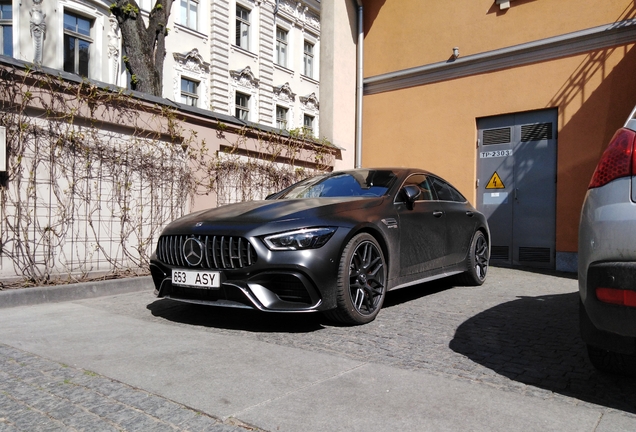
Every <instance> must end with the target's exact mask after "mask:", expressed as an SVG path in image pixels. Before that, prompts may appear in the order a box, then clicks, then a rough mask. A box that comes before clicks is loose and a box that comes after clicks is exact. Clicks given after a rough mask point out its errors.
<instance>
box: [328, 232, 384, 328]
mask: <svg viewBox="0 0 636 432" xmlns="http://www.w3.org/2000/svg"><path fill="white" fill-rule="evenodd" d="M386 283H387V268H386V261H385V259H384V254H383V253H382V248H381V247H380V245H379V244H378V242H377V241H376V240H375V238H373V236H371V235H370V234H367V233H361V234H358V235H356V236H355V237H353V238H352V239H351V240H350V241H349V243H347V246H346V247H345V248H344V250H343V251H342V256H341V257H340V267H339V270H338V282H337V287H336V301H337V307H336V309H334V310H331V311H328V312H326V315H327V316H328V317H329V318H330V319H332V320H334V321H339V322H342V323H345V324H350V325H359V324H366V323H368V322H371V321H373V320H374V319H375V317H376V316H377V315H378V312H380V308H381V307H382V304H383V303H384V297H385V296H386Z"/></svg>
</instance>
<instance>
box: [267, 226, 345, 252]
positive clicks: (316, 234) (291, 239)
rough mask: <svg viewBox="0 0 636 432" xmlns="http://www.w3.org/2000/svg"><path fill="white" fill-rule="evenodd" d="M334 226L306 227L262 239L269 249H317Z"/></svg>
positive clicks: (329, 234)
mask: <svg viewBox="0 0 636 432" xmlns="http://www.w3.org/2000/svg"><path fill="white" fill-rule="evenodd" d="M335 232H336V228H306V229H300V230H294V231H287V232H284V233H279V234H273V235H270V236H267V237H265V238H264V239H263V241H265V245H266V246H267V247H268V248H269V249H271V250H302V249H317V248H319V247H321V246H322V245H324V244H325V243H327V240H329V239H330V238H331V236H332V235H333V233H335Z"/></svg>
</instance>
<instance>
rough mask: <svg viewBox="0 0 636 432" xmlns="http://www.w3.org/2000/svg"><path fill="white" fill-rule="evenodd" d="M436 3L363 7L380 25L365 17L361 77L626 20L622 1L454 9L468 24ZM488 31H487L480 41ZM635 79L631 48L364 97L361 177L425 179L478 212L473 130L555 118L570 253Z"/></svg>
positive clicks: (629, 11)
mask: <svg viewBox="0 0 636 432" xmlns="http://www.w3.org/2000/svg"><path fill="white" fill-rule="evenodd" d="M437 3H439V5H437ZM442 3H446V2H421V1H418V0H401V1H400V2H396V1H388V0H387V1H386V2H383V1H381V0H380V1H366V2H365V8H366V9H365V13H369V10H372V9H373V5H375V6H376V7H377V9H376V12H377V13H376V14H375V16H373V14H372V13H371V14H369V15H368V16H367V20H369V25H370V28H368V29H367V36H366V38H365V76H372V75H376V74H380V73H386V72H391V71H395V70H400V69H403V68H405V67H413V66H420V65H424V64H428V63H433V62H438V61H440V60H442V59H441V58H440V56H446V58H447V57H448V56H449V55H450V52H451V48H452V47H453V46H459V48H460V55H463V54H468V53H466V52H465V51H464V50H465V48H463V47H464V46H465V47H469V49H468V50H467V51H469V53H471V54H475V53H479V52H483V51H489V50H492V49H496V48H501V47H505V46H509V45H513V44H518V43H523V42H528V41H531V40H535V39H540V38H544V37H549V36H554V35H558V34H562V33H566V32H570V31H576V30H582V29H585V28H589V27H594V26H597V25H601V24H605V23H609V22H614V21H616V20H617V19H624V18H625V17H627V16H632V15H633V12H634V4H633V2H631V1H627V0H621V1H619V0H615V1H611V0H606V1H603V2H602V7H601V6H600V5H599V2H598V1H596V0H595V1H592V0H577V1H571V0H533V1H530V0H526V1H524V0H516V1H514V0H513V2H512V7H511V8H510V9H509V10H508V11H507V12H506V13H505V14H500V13H498V8H497V9H493V8H491V7H490V6H492V5H493V4H494V1H493V0H490V1H484V0H470V1H459V0H457V1H456V3H461V5H462V6H465V7H466V8H467V9H469V10H470V11H471V13H472V15H471V14H467V12H466V11H465V10H464V7H461V6H459V5H456V7H455V6H454V7H453V8H452V11H450V10H449V11H446V10H445V8H443V7H442V5H441V4H442ZM423 4H427V5H431V4H433V5H431V6H430V7H428V6H427V7H426V8H425V7H424V6H423ZM398 6H399V7H398ZM561 8H563V10H562V11H561ZM449 9H450V8H449ZM406 10H409V11H411V12H410V13H406ZM453 11H454V12H455V15H453V13H451V12H453ZM480 11H481V15H479V13H478V12H480ZM559 11H561V12H563V13H562V14H560V19H556V18H555V17H554V15H556V14H558V12H559ZM372 12H373V11H372ZM425 12H426V13H425ZM565 12H567V13H565ZM436 14H438V15H436ZM572 15H574V16H572ZM398 22H400V23H401V24H400V25H399V26H397V23H398ZM537 22H539V23H537ZM462 23H464V24H465V25H462ZM533 23H534V25H532V24H533ZM445 24H447V25H445ZM486 25H487V26H488V30H489V31H479V28H481V27H480V26H486ZM438 33H439V36H438ZM415 35H417V37H416V36H415ZM504 35H506V37H505V38H503V36H504ZM451 36H452V37H451ZM410 40H417V41H418V42H417V43H410V42H409V41H410ZM453 40H455V42H453ZM400 42H403V43H400ZM403 45H404V46H403ZM407 45H408V46H407ZM389 46H393V47H396V46H400V48H399V49H394V50H390V49H389V48H388V47H389ZM634 71H636V49H634V45H628V46H621V47H614V48H610V49H605V50H599V51H596V52H591V53H587V54H583V55H576V56H570V57H567V58H562V59H558V60H551V61H546V62H540V63H536V64H532V65H526V66H521V67H513V68H509V69H506V70H502V71H496V72H490V73H485V74H479V75H474V76H470V77H466V78H460V79H453V80H448V81H444V82H439V83H434V84H428V85H422V86H417V87H412V88H407V89H402V90H396V91H389V92H385V93H379V94H375V95H368V96H365V97H364V107H363V110H364V111H363V159H362V161H363V166H418V167H421V168H424V169H429V170H431V171H433V172H436V173H438V174H440V175H441V176H443V177H445V178H447V179H448V180H449V181H451V182H452V183H453V184H455V185H456V186H457V187H458V188H459V189H460V190H461V191H462V193H464V194H465V195H466V196H467V197H469V199H471V200H472V202H475V179H476V154H477V153H476V136H477V129H476V120H477V119H478V118H481V117H487V116H492V115H499V114H508V113H515V112H523V111H531V110H537V109H545V108H557V109H558V113H559V118H558V122H559V124H558V144H557V146H558V147H557V152H558V156H557V158H558V159H557V163H558V166H557V221H556V222H557V238H556V242H557V243H556V248H557V251H562V252H576V250H577V240H578V235H577V233H578V221H579V213H580V209H581V204H582V202H583V198H584V196H585V192H586V190H587V185H588V183H589V179H590V177H591V175H592V172H593V170H594V167H595V166H596V163H597V162H598V159H599V157H600V155H601V153H602V151H603V150H604V148H605V147H606V146H607V143H608V142H609V139H610V138H611V136H612V135H613V133H614V131H615V130H616V129H617V128H618V127H620V126H621V125H622V124H623V122H624V121H625V118H626V117H627V115H628V114H629V112H630V110H631V109H632V107H633V106H634V105H635V104H636V85H634V76H635V74H634Z"/></svg>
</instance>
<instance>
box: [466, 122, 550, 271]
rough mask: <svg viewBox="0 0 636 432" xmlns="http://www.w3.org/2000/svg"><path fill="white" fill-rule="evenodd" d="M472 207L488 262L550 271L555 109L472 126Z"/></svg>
mask: <svg viewBox="0 0 636 432" xmlns="http://www.w3.org/2000/svg"><path fill="white" fill-rule="evenodd" d="M477 128H478V131H479V141H478V146H477V176H478V177H477V178H478V180H477V208H478V209H479V210H480V211H481V212H483V213H484V214H485V215H486V217H487V218H488V224H489V226H490V232H491V257H490V260H491V262H492V263H493V264H504V265H513V266H531V267H543V268H552V269H553V268H555V244H556V158H557V139H556V135H557V134H556V131H557V111H556V110H545V111H533V112H528V113H520V114H510V115H504V116H497V117H489V118H484V119H480V120H478V122H477Z"/></svg>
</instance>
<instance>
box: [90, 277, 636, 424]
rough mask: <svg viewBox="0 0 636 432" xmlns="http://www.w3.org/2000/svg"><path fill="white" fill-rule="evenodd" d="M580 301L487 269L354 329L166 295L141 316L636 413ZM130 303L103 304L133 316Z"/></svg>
mask: <svg viewBox="0 0 636 432" xmlns="http://www.w3.org/2000/svg"><path fill="white" fill-rule="evenodd" d="M121 301H122V302H123V301H124V300H123V299H122V300H121ZM578 303H579V299H578V284H577V281H576V279H574V278H573V276H572V275H550V274H542V273H537V272H529V271H520V270H511V269H501V268H491V269H490V274H489V277H488V280H487V282H486V283H485V284H484V285H483V286H481V287H453V286H452V285H450V284H449V283H448V282H445V281H439V282H432V283H428V284H423V285H419V286H414V287H410V288H404V289H400V290H396V291H393V292H390V293H388V295H387V299H386V302H385V305H384V308H383V309H382V310H381V311H380V314H379V315H378V318H377V319H376V320H375V321H374V322H372V323H370V324H367V325H364V326H358V327H341V326H334V325H333V324H331V323H330V322H328V321H326V320H325V319H324V318H323V317H322V315H319V314H308V315H283V314H264V313H257V312H252V311H243V310H238V311H237V310H228V309H220V308H210V307H205V306H195V305H185V304H181V303H177V302H173V301H170V300H155V301H152V302H150V303H149V304H148V306H147V307H148V309H149V310H150V311H151V312H152V315H150V314H149V315H148V316H146V317H145V318H144V319H161V320H164V321H167V322H173V323H175V324H176V325H186V326H197V327H199V328H207V329H209V331H213V332H219V333H225V334H233V335H237V334H240V335H242V336H244V337H246V338H255V339H258V340H260V341H264V342H268V343H274V344H280V345H285V346H292V347H297V348H300V349H303V350H309V351H316V352H324V353H328V354H332V355H339V356H343V357H347V358H351V359H355V360H360V361H367V362H370V363H379V364H386V365H390V366H395V367H399V368H404V369H409V370H425V371H427V372H429V373H433V374H437V375H442V376H447V377H452V378H454V379H460V380H469V381H473V382H480V383H484V384H487V385H490V386H494V387H496V388H500V389H503V390H505V391H511V392H519V393H523V394H528V395H532V396H536V397H540V398H544V399H547V398H559V399H562V400H564V401H566V402H568V403H573V404H581V403H591V404H595V405H601V406H604V407H608V408H612V409H617V410H620V411H624V412H626V413H631V414H636V379H633V378H625V377H617V376H611V375H606V374H603V373H600V372H597V371H596V369H594V368H593V367H592V366H591V364H590V363H589V361H588V359H587V352H586V347H585V345H584V343H583V342H582V341H581V339H580V336H579V327H578V307H579V304H578ZM106 306H107V305H106V303H104V304H103V305H102V307H106ZM133 306H134V307H135V308H136V305H133V304H130V305H128V306H126V305H124V304H117V305H115V304H109V305H108V307H109V308H116V309H118V310H119V311H120V312H121V313H126V311H127V313H132V314H135V312H134V311H133V310H132V309H129V308H131V307H133Z"/></svg>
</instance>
